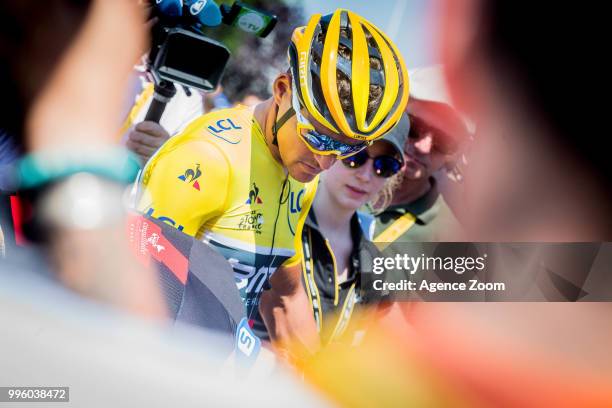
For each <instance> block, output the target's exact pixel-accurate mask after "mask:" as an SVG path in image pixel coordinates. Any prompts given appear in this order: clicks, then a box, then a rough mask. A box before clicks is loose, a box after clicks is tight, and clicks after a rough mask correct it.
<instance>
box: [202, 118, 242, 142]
mask: <svg viewBox="0 0 612 408" xmlns="http://www.w3.org/2000/svg"><path fill="white" fill-rule="evenodd" d="M207 129H208V131H209V132H210V133H211V134H212V135H213V136H216V137H218V138H220V139H223V140H225V141H226V142H228V143H231V144H238V143H240V135H239V134H238V133H237V132H229V133H227V134H225V133H224V132H226V131H228V130H241V129H242V127H240V126H238V125H237V124H235V123H234V122H232V120H231V119H230V118H227V119H221V120H218V121H217V122H216V123H215V126H212V125H211V126H208V127H207Z"/></svg>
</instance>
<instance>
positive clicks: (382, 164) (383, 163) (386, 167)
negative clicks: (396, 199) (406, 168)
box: [374, 156, 402, 178]
mask: <svg viewBox="0 0 612 408" xmlns="http://www.w3.org/2000/svg"><path fill="white" fill-rule="evenodd" d="M401 167H402V165H401V163H400V162H399V160H397V159H396V158H394V157H391V156H379V157H377V158H375V159H374V172H375V173H376V175H377V176H379V177H384V178H388V177H391V176H393V175H394V174H396V173H397V172H398V171H399V170H400V168H401Z"/></svg>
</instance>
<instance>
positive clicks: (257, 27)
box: [145, 0, 277, 122]
mask: <svg viewBox="0 0 612 408" xmlns="http://www.w3.org/2000/svg"><path fill="white" fill-rule="evenodd" d="M151 1H152V2H153V1H154V5H153V17H156V18H157V20H158V21H157V23H156V24H155V25H154V26H153V29H152V33H151V37H152V46H151V50H150V52H149V58H148V61H147V70H148V71H149V72H150V73H151V74H152V76H153V79H154V82H155V95H154V101H153V102H158V103H153V104H152V105H151V108H150V109H149V111H148V112H147V117H146V118H145V120H153V121H155V122H158V121H159V118H160V117H161V114H162V113H163V110H164V108H165V104H166V103H167V102H169V101H170V99H171V98H172V97H173V96H174V93H175V92H176V89H175V87H174V83H179V84H181V85H183V86H187V87H192V88H197V89H200V90H202V91H204V92H211V91H213V90H215V89H216V88H217V86H218V85H219V82H220V80H221V77H222V75H223V71H224V70H225V66H226V65H227V62H228V60H229V57H230V51H229V50H228V49H227V47H226V46H225V45H223V44H222V43H220V42H218V41H215V40H213V39H212V38H209V37H207V36H205V35H204V34H203V31H202V30H203V29H204V28H205V27H216V26H219V25H221V24H226V25H228V26H232V27H236V28H239V29H240V30H242V31H244V32H247V33H249V34H254V35H257V36H259V37H262V38H263V37H266V36H267V35H268V34H269V33H270V32H271V31H272V30H273V29H274V26H275V25H276V22H277V18H276V16H275V15H273V14H270V13H267V12H265V11H261V10H258V9H256V8H254V7H251V6H249V5H245V4H243V3H240V2H235V3H234V4H233V5H232V6H228V5H221V6H220V7H219V6H218V5H217V4H216V3H215V2H214V1H213V0H151Z"/></svg>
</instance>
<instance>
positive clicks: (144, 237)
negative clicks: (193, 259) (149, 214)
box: [127, 215, 189, 285]
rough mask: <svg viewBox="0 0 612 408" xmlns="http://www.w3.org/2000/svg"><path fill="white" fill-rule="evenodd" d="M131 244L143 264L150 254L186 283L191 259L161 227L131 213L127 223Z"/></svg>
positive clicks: (147, 260) (146, 261)
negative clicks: (173, 242) (168, 237)
mask: <svg viewBox="0 0 612 408" xmlns="http://www.w3.org/2000/svg"><path fill="white" fill-rule="evenodd" d="M127 234H128V240H129V245H130V247H131V248H132V250H133V251H134V253H135V254H136V256H137V257H138V259H139V260H140V262H142V263H143V264H145V265H146V264H147V263H148V262H149V256H151V257H152V258H153V259H155V260H156V261H158V262H160V263H162V264H164V265H166V267H168V269H170V271H171V272H172V273H173V274H174V276H176V278H177V279H178V280H179V281H180V282H181V283H182V284H183V285H184V284H185V283H187V275H188V273H189V260H188V259H187V257H185V256H184V255H183V254H182V253H181V252H180V251H179V250H178V249H177V248H176V247H175V246H174V245H172V243H170V241H168V240H167V239H166V238H165V237H164V235H163V233H162V231H161V228H160V227H159V226H158V225H156V224H154V223H153V222H151V221H149V220H147V219H146V218H144V217H143V216H141V215H131V216H130V217H129V219H128V223H127Z"/></svg>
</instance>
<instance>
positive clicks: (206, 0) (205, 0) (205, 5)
mask: <svg viewBox="0 0 612 408" xmlns="http://www.w3.org/2000/svg"><path fill="white" fill-rule="evenodd" d="M185 8H186V9H188V10H189V14H190V15H191V16H192V17H193V18H194V19H195V20H196V22H198V23H200V24H202V25H205V26H208V27H216V26H218V25H220V24H221V21H222V19H223V18H222V16H221V10H220V9H219V6H218V5H217V3H215V2H214V1H213V0H185ZM185 14H187V13H185Z"/></svg>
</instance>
